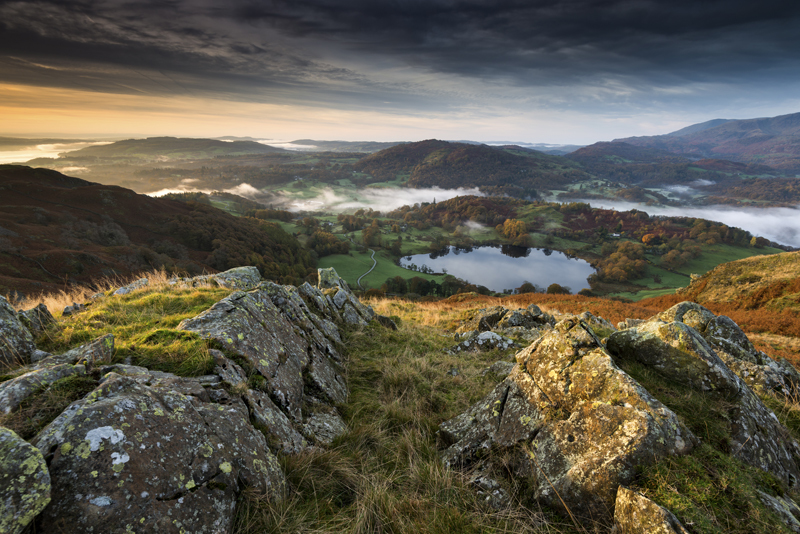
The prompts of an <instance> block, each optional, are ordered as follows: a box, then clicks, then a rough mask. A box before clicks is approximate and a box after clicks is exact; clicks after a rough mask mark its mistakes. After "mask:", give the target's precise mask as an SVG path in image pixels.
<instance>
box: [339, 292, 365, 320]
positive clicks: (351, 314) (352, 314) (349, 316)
mask: <svg viewBox="0 0 800 534" xmlns="http://www.w3.org/2000/svg"><path fill="white" fill-rule="evenodd" d="M340 293H341V291H340ZM337 295H338V293H337ZM341 311H342V319H344V322H345V323H347V324H352V325H356V326H366V325H367V321H366V320H365V319H364V318H363V317H361V315H359V313H358V312H357V311H356V309H355V308H354V307H353V306H352V305H351V304H350V302H345V303H344V308H342V310H341Z"/></svg>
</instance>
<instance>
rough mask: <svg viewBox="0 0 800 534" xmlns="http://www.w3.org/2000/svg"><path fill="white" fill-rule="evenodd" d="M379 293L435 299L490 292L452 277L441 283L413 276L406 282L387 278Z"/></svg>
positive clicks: (485, 288) (395, 278)
mask: <svg viewBox="0 0 800 534" xmlns="http://www.w3.org/2000/svg"><path fill="white" fill-rule="evenodd" d="M381 291H383V292H384V293H392V294H395V295H409V294H414V295H419V296H423V297H424V296H436V297H450V296H452V295H456V294H458V293H469V292H474V293H479V294H481V295H490V294H491V293H492V292H491V291H490V290H489V288H487V287H484V286H479V285H475V284H471V283H469V282H467V281H465V280H461V279H460V278H456V277H455V276H453V275H449V274H448V275H445V277H444V279H443V280H442V283H441V284H440V283H438V282H436V281H435V280H425V279H424V278H421V277H419V276H415V277H413V278H411V279H408V280H406V279H405V278H403V277H402V276H395V277H394V278H389V279H387V280H386V282H384V283H383V285H381Z"/></svg>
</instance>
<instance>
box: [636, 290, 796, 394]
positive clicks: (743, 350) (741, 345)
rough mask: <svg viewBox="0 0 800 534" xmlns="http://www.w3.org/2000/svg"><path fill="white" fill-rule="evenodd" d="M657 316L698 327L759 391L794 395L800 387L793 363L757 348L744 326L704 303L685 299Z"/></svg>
mask: <svg viewBox="0 0 800 534" xmlns="http://www.w3.org/2000/svg"><path fill="white" fill-rule="evenodd" d="M655 318H658V319H661V320H662V321H667V322H669V321H678V322H682V323H684V324H686V325H688V326H690V327H692V328H693V329H695V330H696V331H697V332H698V333H699V334H700V335H701V336H702V337H703V338H704V339H705V340H706V341H707V342H708V343H709V344H710V345H711V347H712V348H713V349H714V351H715V352H716V354H717V355H718V356H719V357H720V358H721V359H722V361H724V362H725V364H726V365H727V366H728V367H729V368H730V369H731V370H732V371H733V372H734V373H736V374H737V375H738V376H739V377H740V378H741V379H742V380H744V382H745V383H746V384H747V385H748V386H750V387H751V388H753V389H754V390H756V391H776V392H779V393H782V394H784V395H787V396H794V395H796V394H797V392H798V389H800V373H798V372H797V370H796V369H795V368H794V367H793V366H792V365H791V364H790V363H789V362H787V361H786V360H784V359H780V360H778V361H775V360H773V359H772V358H770V357H769V356H768V355H767V354H765V353H763V352H761V351H758V350H756V348H755V347H754V346H753V344H752V343H751V342H750V340H749V339H748V338H747V336H746V335H745V333H744V332H743V331H742V329H741V328H739V326H738V325H737V324H736V323H735V322H733V321H732V320H731V319H730V318H728V317H726V316H724V315H720V316H719V317H717V316H716V315H714V314H713V313H712V312H711V311H709V310H707V309H706V308H704V307H703V306H701V305H699V304H696V303H694V302H688V301H685V302H681V303H679V304H676V305H675V306H673V307H672V308H670V309H668V310H666V311H664V312H662V313H660V314H658V315H657V316H656V317H655ZM651 320H652V319H651Z"/></svg>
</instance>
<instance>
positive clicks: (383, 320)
mask: <svg viewBox="0 0 800 534" xmlns="http://www.w3.org/2000/svg"><path fill="white" fill-rule="evenodd" d="M375 320H376V321H378V324H380V325H381V326H382V327H384V328H388V329H389V330H397V323H395V322H394V321H393V320H392V318H391V317H386V316H385V315H377V314H376V315H375Z"/></svg>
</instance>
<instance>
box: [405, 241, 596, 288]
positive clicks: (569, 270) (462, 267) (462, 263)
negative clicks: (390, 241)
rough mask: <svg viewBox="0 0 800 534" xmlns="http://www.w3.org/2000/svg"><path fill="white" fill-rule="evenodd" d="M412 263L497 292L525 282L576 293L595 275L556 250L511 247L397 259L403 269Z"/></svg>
mask: <svg viewBox="0 0 800 534" xmlns="http://www.w3.org/2000/svg"><path fill="white" fill-rule="evenodd" d="M409 258H410V259H409ZM411 264H414V265H416V266H417V267H419V268H421V267H422V266H423V265H427V266H428V267H430V268H431V269H433V271H434V272H437V273H441V272H443V270H446V271H447V273H448V274H452V275H453V276H455V277H456V278H461V279H463V280H467V281H468V282H471V283H473V284H477V285H481V286H486V287H488V288H489V289H491V290H492V291H497V292H501V291H503V290H504V289H515V288H517V287H519V286H521V285H522V283H523V282H526V281H527V282H531V283H532V284H536V285H538V286H539V287H541V288H547V286H549V285H550V284H553V283H555V284H559V285H561V286H566V287H569V288H570V289H571V290H572V293H577V292H578V291H580V290H581V289H583V288H588V287H589V282H587V281H586V280H587V278H589V275H591V274H593V273H594V272H595V271H594V269H593V268H592V266H591V265H589V263H588V262H586V261H584V260H580V259H577V258H570V257H569V256H567V255H566V254H563V253H561V252H558V251H551V250H548V249H537V248H525V247H515V246H511V245H503V246H501V247H475V248H471V249H458V248H456V247H450V248H448V249H445V250H444V251H442V252H440V253H437V254H416V255H414V256H405V257H403V258H401V259H400V265H401V266H403V267H406V268H407V267H408V266H410V265H411Z"/></svg>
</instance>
